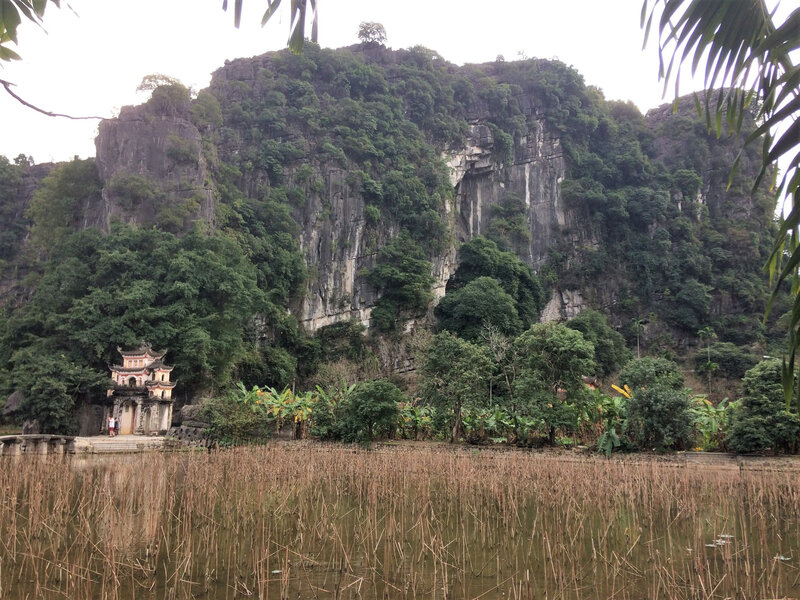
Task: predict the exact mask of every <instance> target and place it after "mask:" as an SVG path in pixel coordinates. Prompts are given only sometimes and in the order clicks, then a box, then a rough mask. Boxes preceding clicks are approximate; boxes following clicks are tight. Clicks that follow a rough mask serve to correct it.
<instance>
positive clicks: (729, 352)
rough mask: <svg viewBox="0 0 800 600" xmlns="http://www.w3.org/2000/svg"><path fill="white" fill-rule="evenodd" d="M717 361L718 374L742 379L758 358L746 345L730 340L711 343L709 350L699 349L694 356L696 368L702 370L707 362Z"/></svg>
mask: <svg viewBox="0 0 800 600" xmlns="http://www.w3.org/2000/svg"><path fill="white" fill-rule="evenodd" d="M708 362H711V363H715V364H716V365H717V367H718V369H717V372H716V373H715V374H716V375H718V376H720V377H728V378H731V379H741V378H742V377H744V374H745V373H746V372H747V370H748V369H751V368H753V366H755V364H756V363H757V362H758V358H756V356H755V355H754V354H753V353H752V352H750V350H749V349H748V348H746V347H741V346H737V345H736V344H731V343H730V342H717V343H716V344H711V347H710V348H709V349H708V350H705V349H703V350H698V351H697V354H695V357H694V363H695V370H698V371H700V370H701V369H702V368H703V367H704V366H705V365H706V363H708Z"/></svg>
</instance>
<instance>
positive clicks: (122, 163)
mask: <svg viewBox="0 0 800 600" xmlns="http://www.w3.org/2000/svg"><path fill="white" fill-rule="evenodd" d="M96 146H97V169H98V174H99V176H100V180H101V181H102V183H103V201H104V202H103V214H102V218H101V223H99V224H100V225H101V226H103V227H104V228H107V227H108V225H109V223H110V222H111V220H114V219H116V220H120V221H123V222H127V223H136V224H145V225H150V224H158V225H160V226H162V227H164V228H165V229H171V230H181V229H185V228H186V227H187V226H188V225H189V224H191V222H193V221H197V220H203V221H205V222H207V223H208V224H209V225H211V227H212V228H213V227H214V222H215V213H216V204H215V200H214V193H213V190H212V186H211V183H210V181H211V178H210V176H209V169H208V164H207V159H206V157H205V156H204V153H203V152H202V148H203V143H202V139H201V136H200V132H199V131H198V129H197V127H195V126H194V125H193V124H192V122H191V121H190V119H189V113H188V105H187V108H186V109H185V110H178V111H164V110H160V109H159V108H158V107H154V106H153V105H151V104H150V103H148V104H144V105H141V106H135V107H133V106H126V107H124V108H123V109H122V110H121V111H120V114H119V117H117V118H116V119H108V120H105V121H101V123H100V127H99V134H98V136H97V139H96Z"/></svg>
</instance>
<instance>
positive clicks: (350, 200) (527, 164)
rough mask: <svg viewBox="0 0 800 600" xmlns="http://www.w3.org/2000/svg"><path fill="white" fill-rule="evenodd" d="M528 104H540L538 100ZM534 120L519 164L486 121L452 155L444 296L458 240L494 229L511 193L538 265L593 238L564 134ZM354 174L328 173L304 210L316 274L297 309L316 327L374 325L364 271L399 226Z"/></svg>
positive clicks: (440, 272)
mask: <svg viewBox="0 0 800 600" xmlns="http://www.w3.org/2000/svg"><path fill="white" fill-rule="evenodd" d="M528 106H530V110H531V111H533V110H534V107H533V104H532V102H528ZM532 122H533V123H534V127H532V128H531V130H530V131H529V132H528V135H527V136H525V137H524V138H523V139H522V143H521V144H520V145H519V146H518V147H517V148H516V149H515V152H514V160H513V164H511V165H507V166H503V165H500V164H498V163H497V161H496V160H495V158H494V157H493V147H494V140H493V138H492V134H491V131H490V130H489V128H488V127H487V126H486V125H485V123H482V122H481V121H480V120H477V121H476V122H474V123H473V125H472V126H471V127H470V132H469V135H468V137H467V143H466V144H465V145H464V147H462V148H456V149H452V150H450V151H448V152H446V153H445V154H444V156H443V158H444V160H445V162H446V163H447V165H448V166H449V167H450V181H451V183H452V185H453V188H454V197H453V201H452V202H451V203H448V205H447V206H446V207H445V210H446V213H447V220H448V222H449V225H450V229H451V232H452V234H453V236H452V242H451V243H450V244H448V245H447V246H446V248H445V250H444V251H443V252H441V253H440V254H438V255H437V256H434V257H432V259H431V262H432V275H433V276H434V279H435V283H434V290H433V291H434V296H435V298H436V299H437V300H438V299H439V298H441V297H442V296H444V292H445V286H446V284H447V280H448V279H449V278H450V276H451V275H452V274H453V273H454V272H455V270H456V268H457V267H458V264H457V246H458V245H459V244H460V243H463V242H466V241H469V240H471V239H473V238H474V237H476V236H478V235H482V234H485V233H486V232H487V230H488V226H489V218H490V215H491V212H492V207H493V206H494V205H495V204H498V203H499V202H500V201H501V200H502V199H503V198H504V197H505V196H506V194H509V193H513V194H515V195H516V196H518V197H520V198H522V199H523V200H524V203H525V206H526V208H527V213H526V219H527V223H528V227H529V229H530V234H531V236H530V244H529V246H528V248H527V256H524V257H523V258H524V259H526V262H528V263H529V264H530V265H531V266H532V267H533V268H534V269H538V268H539V267H541V265H542V264H544V262H545V261H546V259H547V256H548V250H549V249H550V248H551V247H552V246H553V245H554V244H555V243H556V241H557V240H558V239H560V238H561V237H562V236H566V237H567V239H569V241H570V242H571V243H572V242H576V243H581V244H586V243H592V237H593V236H592V234H591V231H590V230H586V228H585V226H584V224H583V223H582V219H581V215H580V214H579V213H577V212H575V211H571V210H569V209H568V208H567V207H565V206H564V205H563V202H562V200H561V194H560V182H561V180H562V179H563V178H564V177H565V175H566V168H567V167H566V161H565V159H564V155H563V151H562V149H561V144H560V140H559V139H558V138H557V137H556V136H554V135H552V134H551V133H550V132H548V130H547V128H546V126H545V124H544V120H543V119H541V118H534V119H532ZM346 175H347V173H346V171H344V170H330V171H328V172H327V173H325V174H324V177H325V182H326V190H325V192H324V193H323V195H322V197H318V198H313V199H312V200H310V201H309V203H308V205H307V206H306V207H305V209H304V210H303V211H300V214H298V215H296V217H297V218H298V222H300V224H301V228H302V233H301V238H300V243H301V246H302V249H303V252H304V254H305V256H306V260H307V263H308V265H309V267H310V280H309V284H308V288H307V293H306V296H305V298H304V299H303V301H302V304H301V305H300V307H299V308H298V309H296V311H295V312H296V315H297V317H298V318H299V319H300V321H301V322H302V323H303V324H304V326H305V327H306V328H307V329H308V330H310V331H314V330H316V329H318V328H319V327H322V326H325V325H330V324H332V323H336V322H338V321H342V320H347V319H350V318H355V319H357V320H358V321H361V322H362V323H363V324H364V325H368V324H369V317H370V313H371V310H372V306H373V305H374V303H375V301H376V300H377V299H378V298H377V296H376V294H375V291H374V289H372V287H371V286H370V285H369V284H368V283H367V282H366V281H365V280H364V277H363V276H362V275H361V273H362V272H363V271H365V270H367V269H369V268H371V267H372V266H374V261H375V254H376V252H377V249H378V248H379V247H380V246H382V245H383V244H385V243H386V241H388V239H390V238H391V237H392V236H393V235H395V234H396V233H397V232H395V231H392V230H391V229H390V228H385V227H374V226H369V225H367V223H366V220H365V217H364V201H363V199H362V198H361V196H360V194H359V193H358V192H357V191H355V190H351V189H350V188H349V186H348V185H347V183H346V182H345V180H346ZM557 298H559V299H560V298H562V296H561V295H560V294H559V295H557ZM576 298H580V294H577V295H575V294H573V295H570V296H569V302H568V304H570V306H569V310H567V309H566V307H561V306H556V305H555V304H554V305H553V306H552V307H551V310H550V311H549V312H548V313H547V314H549V315H551V318H562V313H564V314H566V313H567V312H568V313H570V316H573V313H577V312H579V311H580V310H581V308H582V306H578V305H576ZM551 304H552V303H551Z"/></svg>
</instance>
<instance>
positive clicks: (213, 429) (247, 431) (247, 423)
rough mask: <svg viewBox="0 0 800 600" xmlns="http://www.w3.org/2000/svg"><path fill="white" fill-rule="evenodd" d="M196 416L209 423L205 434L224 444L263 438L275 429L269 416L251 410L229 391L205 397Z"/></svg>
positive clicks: (247, 442)
mask: <svg viewBox="0 0 800 600" xmlns="http://www.w3.org/2000/svg"><path fill="white" fill-rule="evenodd" d="M198 417H199V419H200V420H201V421H204V422H206V423H208V424H209V425H210V426H209V428H208V430H207V434H208V437H210V438H211V439H213V440H216V441H218V442H220V443H221V444H224V445H234V446H235V445H240V444H251V443H258V442H265V441H267V440H268V439H269V437H270V434H271V433H272V432H273V431H274V429H275V419H274V418H272V416H270V415H268V414H266V413H263V412H260V411H254V410H252V408H251V407H250V406H248V405H247V404H245V403H242V402H237V400H236V399H235V398H234V397H233V396H231V395H225V396H221V397H218V398H210V399H208V400H206V401H205V402H204V403H203V407H202V409H201V410H200V414H199V415H198Z"/></svg>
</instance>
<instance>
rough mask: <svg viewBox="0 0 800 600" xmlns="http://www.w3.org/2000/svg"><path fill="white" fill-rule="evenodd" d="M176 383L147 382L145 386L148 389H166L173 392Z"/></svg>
mask: <svg viewBox="0 0 800 600" xmlns="http://www.w3.org/2000/svg"><path fill="white" fill-rule="evenodd" d="M176 383H177V382H175V381H149V380H148V381H145V382H144V384H145V386H146V387H148V388H164V389H165V390H171V389H172V388H174V387H175V384H176Z"/></svg>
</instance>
